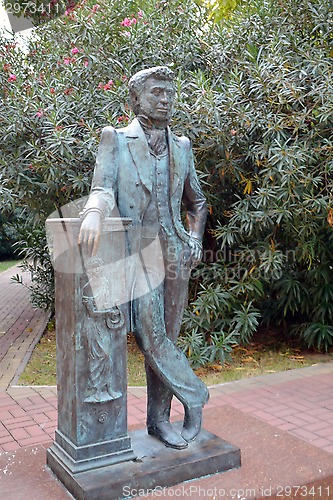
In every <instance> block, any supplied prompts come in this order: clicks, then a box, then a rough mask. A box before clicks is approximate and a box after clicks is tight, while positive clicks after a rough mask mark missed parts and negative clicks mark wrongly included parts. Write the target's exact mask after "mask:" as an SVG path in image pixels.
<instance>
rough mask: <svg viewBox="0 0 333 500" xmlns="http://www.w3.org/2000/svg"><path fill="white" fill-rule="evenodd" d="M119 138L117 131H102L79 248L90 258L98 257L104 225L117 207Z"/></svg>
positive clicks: (110, 128) (109, 129) (107, 129)
mask: <svg viewBox="0 0 333 500" xmlns="http://www.w3.org/2000/svg"><path fill="white" fill-rule="evenodd" d="M118 161H119V152H118V137H117V132H116V130H115V129H114V128H113V127H105V128H104V129H103V131H102V136H101V141H100V145H99V149H98V154H97V159H96V165H95V170H94V176H93V181H92V188H91V192H90V195H89V198H88V201H87V203H86V206H85V208H84V210H83V214H82V218H83V221H82V224H81V229H80V234H79V240H78V242H79V245H81V247H82V249H83V250H84V251H85V252H87V254H88V255H96V253H97V250H98V245H99V240H100V237H101V234H102V222H103V219H104V218H105V217H107V216H108V215H109V214H110V213H111V211H112V209H113V208H114V206H115V197H116V191H117V177H118Z"/></svg>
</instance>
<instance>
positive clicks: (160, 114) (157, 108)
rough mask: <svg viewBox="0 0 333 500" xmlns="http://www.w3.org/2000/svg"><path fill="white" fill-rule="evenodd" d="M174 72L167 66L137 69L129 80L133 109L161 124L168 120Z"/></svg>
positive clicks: (173, 92) (138, 113)
mask: <svg viewBox="0 0 333 500" xmlns="http://www.w3.org/2000/svg"><path fill="white" fill-rule="evenodd" d="M174 77H175V74H174V72H173V71H172V70H171V69H170V68H168V67H167V66H155V67H154V68H148V69H144V70H142V71H139V72H138V73H136V74H135V75H133V76H132V78H131V79H130V81H129V84H128V85H129V92H130V98H131V102H132V107H133V111H134V113H135V114H136V115H140V114H142V115H145V116H147V117H148V118H149V119H150V120H151V121H152V122H153V123H155V124H160V125H161V126H163V125H164V124H165V125H167V124H168V122H169V121H170V118H171V114H172V108H173V102H174V97H175V85H174Z"/></svg>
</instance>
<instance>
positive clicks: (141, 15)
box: [138, 10, 143, 19]
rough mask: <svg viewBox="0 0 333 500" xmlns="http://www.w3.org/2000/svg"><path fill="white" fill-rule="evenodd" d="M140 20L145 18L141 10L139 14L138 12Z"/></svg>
mask: <svg viewBox="0 0 333 500" xmlns="http://www.w3.org/2000/svg"><path fill="white" fill-rule="evenodd" d="M138 18H139V19H142V18H143V12H142V10H139V12H138Z"/></svg>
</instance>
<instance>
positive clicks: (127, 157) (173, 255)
mask: <svg viewBox="0 0 333 500" xmlns="http://www.w3.org/2000/svg"><path fill="white" fill-rule="evenodd" d="M129 89H130V97H131V101H132V106H133V110H134V112H135V114H136V118H135V119H134V120H133V121H132V122H131V123H130V124H129V125H128V126H127V127H125V128H120V129H114V128H113V127H111V126H109V127H105V128H104V129H103V132H102V137H101V142H100V147H99V151H98V156H97V161H96V167H95V172H94V178H93V184H92V189H91V193H90V196H89V199H88V202H87V204H86V207H85V210H84V213H83V222H82V226H81V231H80V236H79V243H80V245H81V246H82V248H83V249H84V251H86V252H88V254H90V255H91V254H92V255H94V254H96V252H97V248H98V243H99V239H100V236H101V228H102V221H103V218H104V217H106V216H110V215H112V211H113V210H114V208H115V207H117V210H118V213H119V214H120V216H121V217H130V218H131V219H132V229H133V231H132V232H131V231H129V232H128V242H127V243H128V252H129V254H134V253H138V254H141V252H143V251H144V249H145V248H147V247H148V246H149V244H150V242H153V241H155V240H156V238H157V239H158V241H159V249H160V251H159V253H158V252H157V253H158V255H157V253H156V258H154V255H155V254H154V253H152V254H151V257H150V259H149V262H148V263H147V262H146V263H145V265H144V270H145V271H144V273H145V276H146V278H147V280H148V282H149V281H150V282H153V281H154V280H149V278H150V277H151V276H153V275H154V273H155V271H156V269H157V268H160V267H161V266H162V267H163V266H164V274H163V278H162V280H159V281H157V284H155V285H154V284H152V285H151V286H150V287H149V289H148V290H147V292H146V293H142V292H140V290H139V288H140V286H142V285H141V281H142V279H141V278H142V276H138V271H137V269H135V266H134V267H133V268H131V269H129V270H128V286H129V287H131V297H132V299H131V301H130V303H129V306H130V318H131V325H130V327H131V331H132V332H133V333H134V335H135V338H136V341H137V343H138V346H139V348H140V349H141V351H142V352H143V354H144V356H145V364H146V376H147V392H148V406H147V429H148V433H149V434H150V435H153V436H155V437H157V438H158V439H159V440H161V441H162V442H163V443H165V445H166V446H169V447H172V448H176V449H182V448H186V447H187V446H188V443H189V442H190V441H193V440H194V439H195V438H196V436H197V434H198V433H199V431H200V428H201V419H202V408H203V406H204V405H205V403H206V402H207V401H208V397H209V394H208V390H207V388H206V386H205V385H204V383H203V382H202V381H201V380H200V379H199V378H198V377H197V376H196V375H195V374H194V372H193V371H192V369H191V367H190V365H189V363H188V361H187V358H186V356H185V355H184V354H183V353H182V352H181V351H180V350H179V349H178V347H177V346H176V341H177V338H178V335H179V331H180V327H181V322H182V316H183V312H184V307H185V306H186V303H187V291H188V280H189V277H190V272H191V268H193V267H194V266H195V265H196V264H197V263H198V261H199V260H200V259H201V254H202V243H201V241H202V236H203V231H204V226H205V222H206V216H207V205H206V200H205V197H204V195H203V193H202V190H201V188H200V185H199V182H198V178H197V175H196V172H195V168H194V161H193V154H192V150H191V147H190V141H189V139H187V138H186V137H176V136H175V135H174V134H173V133H172V132H171V130H170V129H169V126H168V125H169V122H170V119H171V114H172V108H173V101H174V96H175V86H174V73H173V72H172V71H171V70H170V69H169V68H167V67H164V66H158V67H154V68H150V69H146V70H143V71H139V72H138V73H136V74H135V75H134V76H133V77H132V78H131V79H130V81H129ZM182 208H184V210H185V213H186V226H187V227H186V230H185V228H184V225H183V223H182V218H181V209H182ZM161 256H162V258H161ZM140 272H141V271H140ZM173 396H176V398H178V399H179V400H180V401H181V403H182V404H183V405H184V408H185V419H184V425H183V428H182V431H181V434H179V433H177V432H176V431H175V430H174V429H173V427H172V425H171V424H170V407H171V400H172V397H173Z"/></svg>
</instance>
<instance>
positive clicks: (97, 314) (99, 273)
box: [82, 257, 124, 403]
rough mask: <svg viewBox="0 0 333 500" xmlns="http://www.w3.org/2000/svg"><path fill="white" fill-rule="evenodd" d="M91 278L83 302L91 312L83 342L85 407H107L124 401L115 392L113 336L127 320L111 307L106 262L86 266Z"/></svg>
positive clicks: (85, 287) (85, 286)
mask: <svg viewBox="0 0 333 500" xmlns="http://www.w3.org/2000/svg"><path fill="white" fill-rule="evenodd" d="M85 267H86V272H87V275H88V276H89V279H88V281H87V283H86V284H85V285H84V287H83V290H82V294H83V295H82V301H83V304H84V305H85V307H86V309H87V315H86V317H85V319H84V327H83V338H84V341H85V342H86V352H87V356H88V358H87V361H88V384H87V393H88V395H87V397H86V398H85V400H84V402H85V403H105V402H107V401H113V400H115V399H118V398H120V397H121V395H122V394H121V393H120V392H118V391H115V390H114V389H113V386H114V370H113V369H112V364H113V360H112V356H111V353H112V333H113V331H114V330H115V329H119V328H121V327H122V326H123V325H124V318H123V315H122V313H121V311H120V309H119V308H118V307H117V306H114V307H111V308H110V307H109V304H110V299H109V288H110V283H109V281H108V279H107V278H106V277H105V276H103V269H105V265H104V262H103V261H102V260H101V259H100V258H98V257H93V258H91V259H89V260H88V261H86V263H85Z"/></svg>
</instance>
